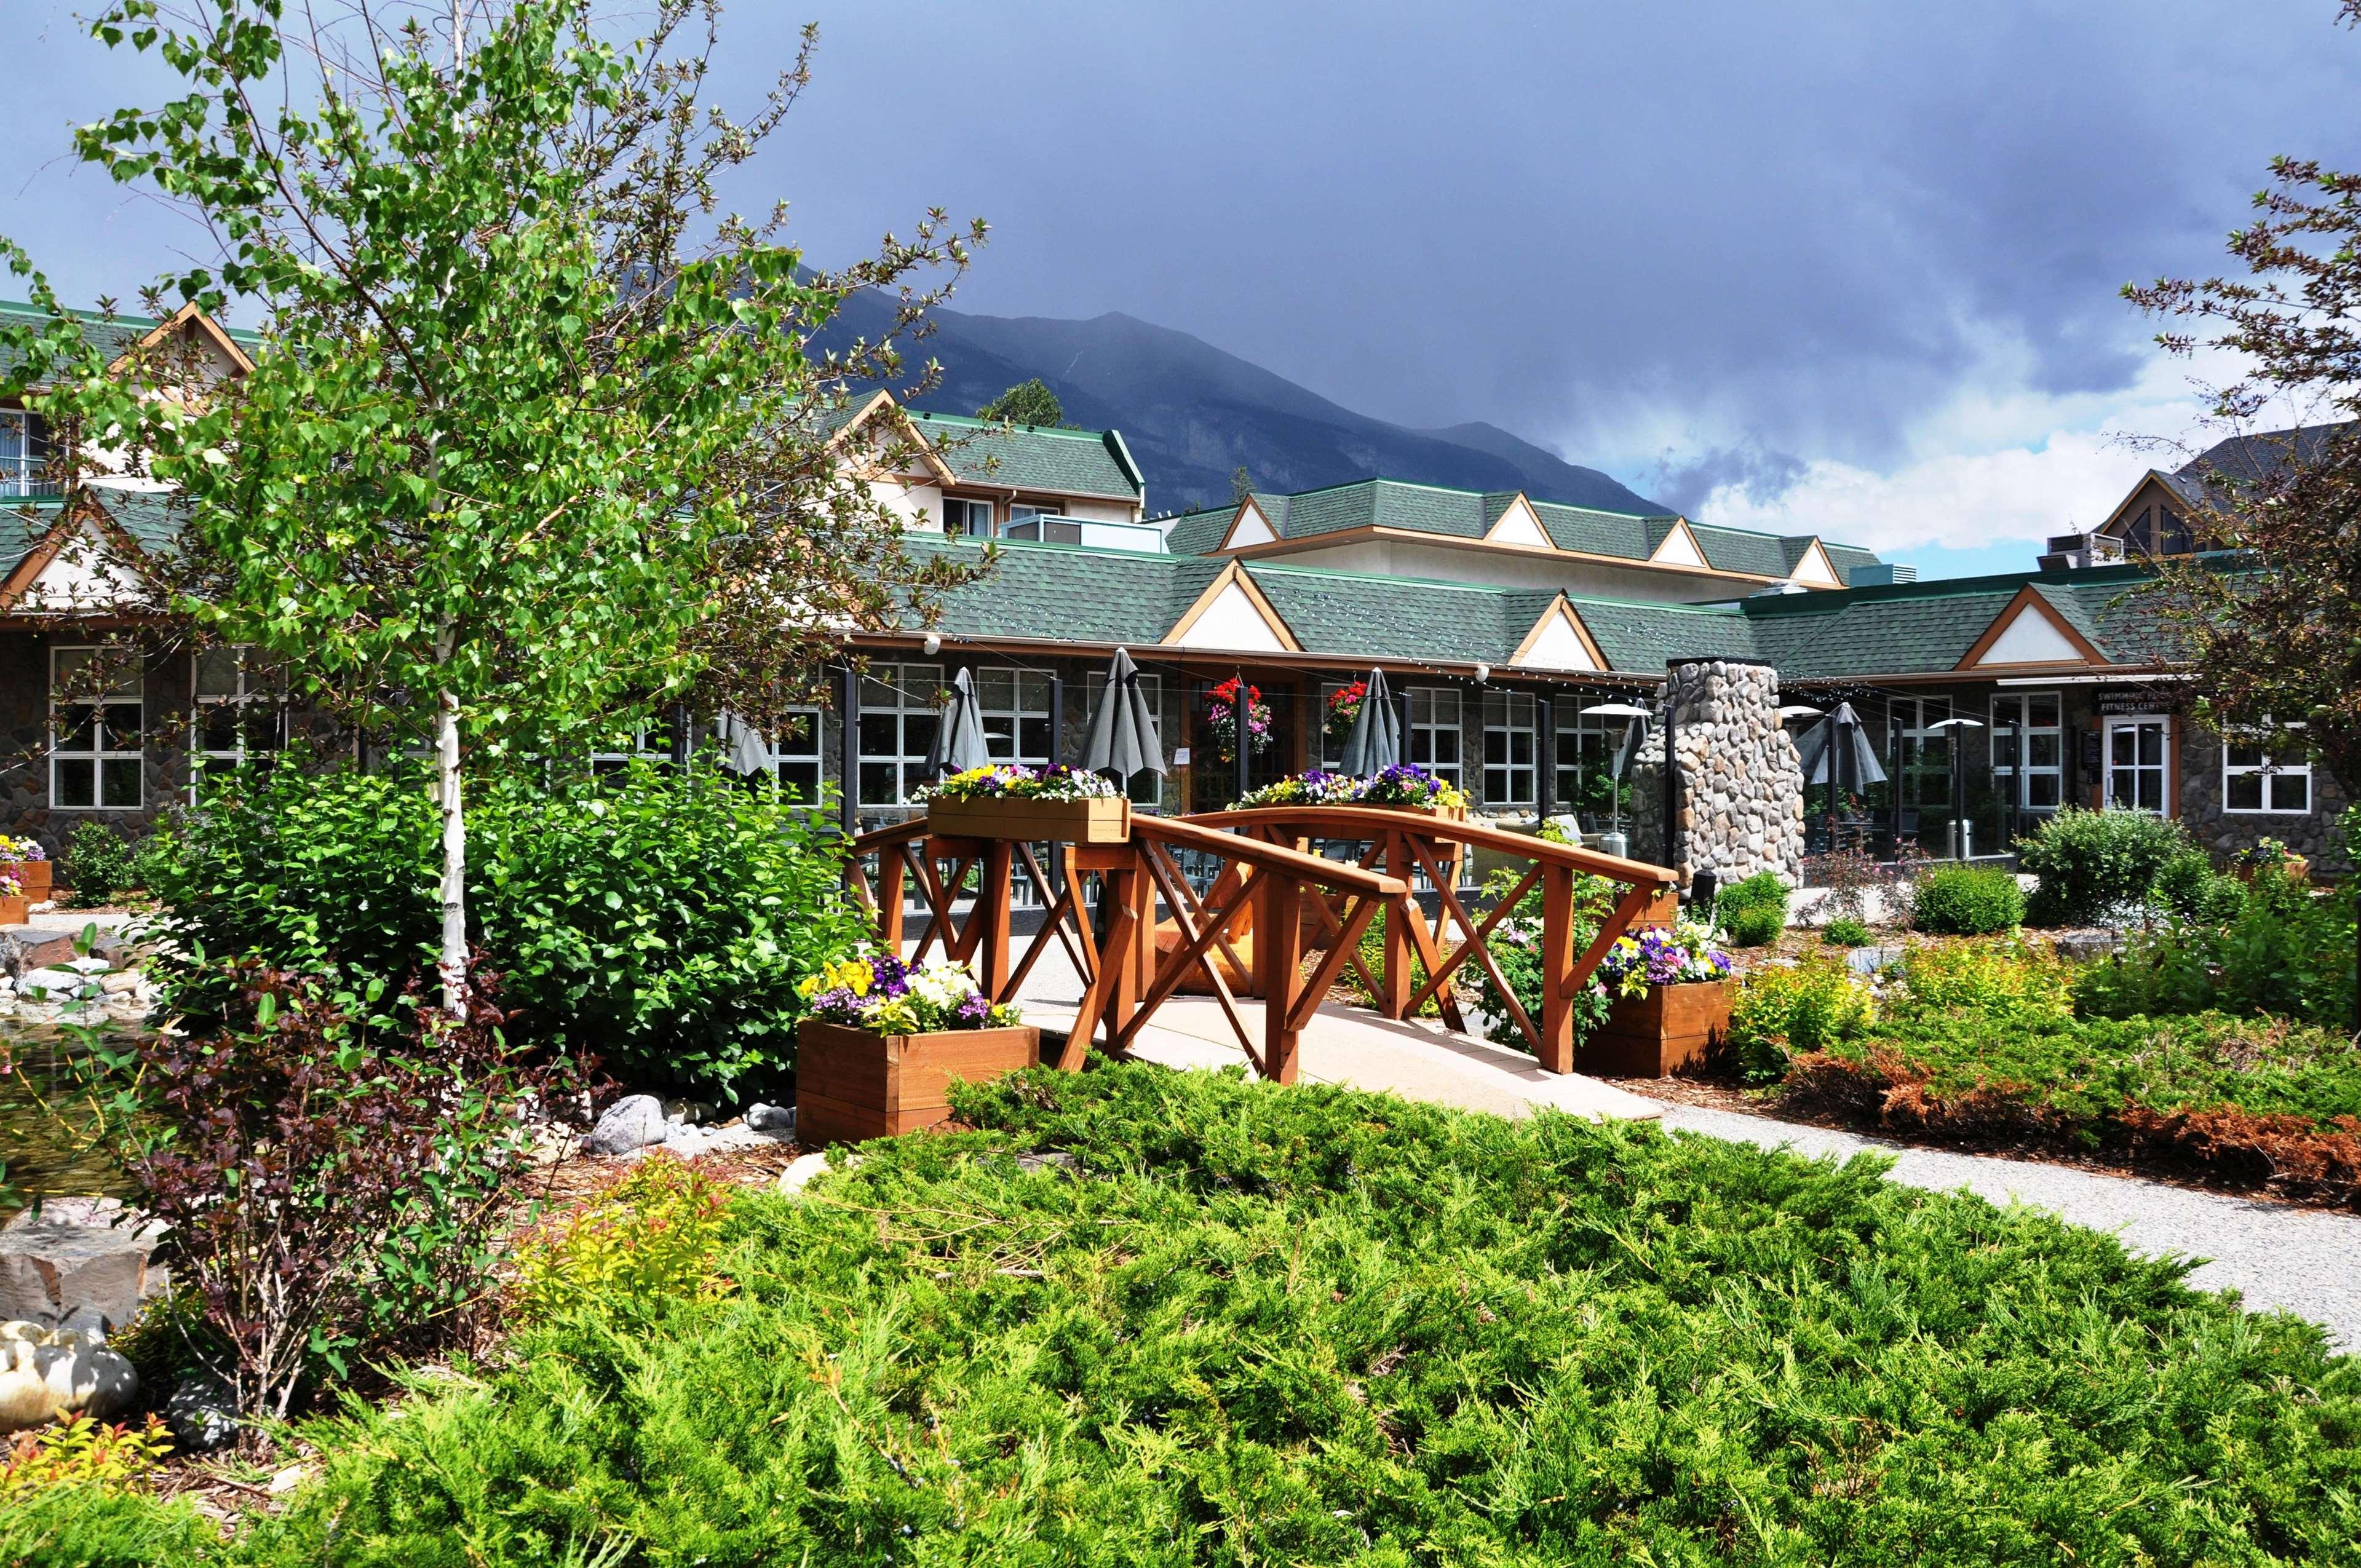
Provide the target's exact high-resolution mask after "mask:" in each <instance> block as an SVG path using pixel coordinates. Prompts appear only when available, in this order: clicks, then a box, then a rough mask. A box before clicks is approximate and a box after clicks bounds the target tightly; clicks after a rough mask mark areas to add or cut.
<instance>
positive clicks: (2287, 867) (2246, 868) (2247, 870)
mask: <svg viewBox="0 0 2361 1568" xmlns="http://www.w3.org/2000/svg"><path fill="white" fill-rule="evenodd" d="M2257 869H2258V868H2257V867H2254V866H2250V865H2246V864H2243V863H2239V864H2233V865H2232V866H2231V868H2230V874H2231V875H2232V876H2235V877H2236V878H2237V879H2238V880H2239V881H2240V882H2246V883H2250V882H2253V881H2254V880H2255V872H2256V871H2257ZM2279 870H2280V871H2282V872H2286V873H2287V879H2288V881H2289V882H2290V883H2293V884H2294V885H2295V886H2297V887H2301V886H2303V885H2304V884H2305V883H2308V882H2309V881H2311V880H2312V861H2310V860H2309V859H2307V858H2306V857H2304V856H2302V855H2298V854H2292V853H2290V854H2288V855H2284V856H2282V857H2280V859H2279Z"/></svg>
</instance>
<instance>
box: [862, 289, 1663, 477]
mask: <svg viewBox="0 0 2361 1568" xmlns="http://www.w3.org/2000/svg"><path fill="white" fill-rule="evenodd" d="M885 311H886V307H885V305H884V302H880V301H878V300H875V299H873V298H870V297H856V298H855V299H854V300H852V301H849V302H847V306H846V309H845V312H844V313H843V314H842V315H840V317H839V319H838V323H837V325H836V326H835V327H834V328H832V329H831V332H830V333H829V334H827V336H826V337H824V338H823V340H822V341H823V342H826V341H829V339H830V338H838V337H840V336H841V335H850V334H853V333H862V334H876V333H877V332H878V331H880V330H881V329H882V327H883V325H884V322H885V320H886V316H885ZM935 320H936V323H937V328H936V332H935V334H934V335H933V336H932V337H930V338H928V339H927V340H926V341H925V342H924V343H923V344H921V345H918V350H917V357H918V358H920V359H921V360H923V359H924V358H927V357H932V358H935V359H939V360H940V361H941V362H942V366H943V378H942V381H941V384H940V385H939V386H938V387H936V388H935V389H933V390H932V391H930V392H928V393H926V394H924V395H923V396H920V397H917V398H915V399H913V400H912V401H913V403H915V404H916V406H917V407H919V408H925V409H932V410H935V411H939V412H947V413H961V414H964V413H973V412H974V411H976V410H977V409H979V408H982V407H983V405H984V404H985V403H987V402H990V401H991V400H993V399H994V398H995V397H997V396H999V395H1000V393H1001V392H1002V391H1003V390H1004V389H1006V388H1008V387H1011V386H1014V385H1016V383H1017V382H1019V381H1024V380H1027V379H1030V378H1034V377H1037V376H1038V377H1039V378H1041V379H1042V380H1043V381H1045V382H1047V383H1048V384H1049V387H1050V388H1051V389H1053V390H1055V391H1056V392H1057V394H1058V400H1059V401H1060V402H1061V403H1062V404H1064V405H1065V410H1066V419H1067V421H1068V422H1070V423H1072V424H1077V425H1081V426H1083V427H1085V428H1087V429H1093V430H1096V429H1106V428H1113V429H1115V430H1120V431H1121V432H1123V438H1124V441H1125V443H1126V444H1127V445H1128V446H1129V447H1130V448H1131V452H1132V455H1133V456H1134V457H1136V458H1137V459H1138V462H1139V466H1140V467H1141V468H1142V469H1143V470H1144V471H1145V472H1146V473H1147V476H1148V510H1149V511H1150V512H1151V513H1164V512H1170V511H1178V510H1185V509H1187V508H1191V507H1198V506H1207V505H1226V504H1227V503H1228V501H1229V500H1230V499H1231V482H1230V479H1231V475H1232V474H1233V473H1234V472H1235V471H1236V470H1237V469H1238V468H1240V467H1244V468H1245V469H1246V472H1247V474H1248V475H1250V476H1251V477H1252V478H1253V480H1254V484H1255V488H1257V489H1263V490H1281V491H1294V490H1309V489H1316V488H1319V487H1320V486H1323V485H1334V484H1341V483H1343V482H1345V481H1346V480H1351V479H1366V478H1368V477H1371V476H1373V475H1382V476H1384V477H1388V478H1392V479H1411V480H1416V481H1420V482H1422V483H1426V484H1431V485H1451V486H1455V487H1457V488H1462V489H1470V490H1522V491H1524V492H1525V493H1526V494H1527V495H1529V496H1531V497H1532V498H1533V499H1536V500H1550V501H1564V502H1565V503H1567V504H1569V505H1573V506H1587V507H1598V508H1600V509H1602V510H1608V511H1625V512H1661V511H1664V510H1670V509H1668V508H1665V507H1662V506H1659V505H1658V504H1657V503H1655V502H1654V501H1652V500H1650V499H1647V498H1646V497H1644V496H1642V495H1640V494H1638V493H1637V492H1635V491H1633V490H1630V489H1627V488H1624V487H1623V486H1622V485H1620V484H1618V483H1617V482H1616V481H1615V480H1614V479H1612V478H1610V477H1608V476H1607V475H1605V474H1602V473H1600V472H1599V471H1598V470H1597V469H1596V468H1584V467H1580V466H1576V465H1575V464H1572V463H1568V462H1566V461H1565V460H1564V459H1563V458H1560V457H1558V456H1556V455H1554V454H1552V453H1549V452H1546V451H1543V449H1542V448H1541V447H1539V446H1536V445H1534V444H1532V443H1531V442H1528V441H1523V440H1521V439H1520V438H1518V437H1517V436H1514V435H1511V434H1510V433H1508V432H1507V431H1505V430H1501V429H1499V427H1498V426H1496V425H1489V424H1482V423H1473V424H1458V425H1453V426H1451V427H1450V428H1449V429H1447V430H1412V429H1410V428H1409V427H1407V426H1404V425H1399V424H1390V423H1389V422H1386V421H1384V420H1381V419H1372V418H1370V417H1369V416H1368V415H1367V414H1358V413H1355V412H1354V411H1352V410H1350V409H1348V408H1345V407H1343V406H1342V405H1340V404H1337V403H1333V402H1331V401H1329V400H1327V399H1326V398H1323V397H1321V396H1320V395H1319V394H1318V393H1316V392H1313V391H1311V390H1309V389H1306V388H1303V387H1299V386H1297V385H1296V384H1295V383H1294V382H1292V381H1290V380H1288V379H1287V378H1285V377H1282V376H1277V375H1273V374H1272V373H1271V372H1270V371H1268V370H1266V369H1264V368H1263V367H1260V366H1259V365H1256V364H1253V363H1251V362H1249V361H1247V360H1245V359H1241V358H1239V357H1238V356H1236V355H1235V354H1227V353H1224V351H1222V350H1221V349H1218V348H1215V347H1214V346H1213V345H1212V344H1209V343H1207V342H1205V341H1204V340H1202V338H1196V337H1191V335H1190V334H1187V333H1185V332H1175V331H1173V330H1172V329H1171V328H1170V327H1160V326H1158V325H1156V324H1154V323H1151V322H1144V321H1140V320H1138V319H1137V318H1136V317H1132V316H1127V315H1124V314H1122V313H1117V312H1110V313H1107V314H1105V315H1103V316H1093V318H1091V319H1090V320H1088V321H1064V320H1060V319H1057V318H1054V317H1049V316H987V315H971V314H968V313H964V312H960V311H938V312H936V313H935Z"/></svg>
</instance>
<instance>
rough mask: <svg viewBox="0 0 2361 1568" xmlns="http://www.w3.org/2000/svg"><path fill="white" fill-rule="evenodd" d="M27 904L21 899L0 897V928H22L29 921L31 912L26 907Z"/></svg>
mask: <svg viewBox="0 0 2361 1568" xmlns="http://www.w3.org/2000/svg"><path fill="white" fill-rule="evenodd" d="M29 902H30V901H29V900H27V899H24V898H21V897H20V898H7V897H0V926H22V925H23V924H25V922H26V921H27V920H29V919H31V918H32V911H31V910H30V909H28V908H27V904H28V903H29Z"/></svg>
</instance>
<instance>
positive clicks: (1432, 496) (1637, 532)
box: [1169, 479, 1877, 578]
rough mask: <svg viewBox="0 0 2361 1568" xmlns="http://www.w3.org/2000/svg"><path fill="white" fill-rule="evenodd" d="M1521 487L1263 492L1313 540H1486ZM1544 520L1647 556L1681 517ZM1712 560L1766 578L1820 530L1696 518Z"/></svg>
mask: <svg viewBox="0 0 2361 1568" xmlns="http://www.w3.org/2000/svg"><path fill="white" fill-rule="evenodd" d="M1516 496H1517V492H1515V491H1513V490H1494V491H1479V490H1455V489H1451V488H1447V487H1444V486H1442V485H1414V484H1411V483H1409V482H1407V481H1405V480H1401V479H1356V480H1353V481H1351V482H1350V483H1347V484H1342V485H1329V486H1326V487H1324V488H1321V489H1317V490H1304V491H1301V492H1300V493H1298V494H1295V495H1291V496H1282V495H1266V494H1264V493H1263V492H1261V491H1257V492H1255V502H1256V504H1257V505H1258V506H1260V507H1261V508H1262V510H1263V515H1265V516H1266V517H1268V518H1269V519H1270V522H1271V527H1272V529H1273V530H1274V531H1275V532H1277V533H1278V534H1279V537H1280V538H1281V539H1312V538H1316V537H1318V536H1319V535H1321V534H1323V533H1338V532H1344V531H1345V530H1347V529H1353V528H1372V527H1374V528H1391V529H1400V530H1402V531H1404V532H1411V533H1432V534H1436V535H1439V536H1442V537H1444V538H1451V539H1481V538H1483V537H1484V536H1485V534H1487V533H1488V532H1491V528H1492V525H1493V524H1494V523H1496V522H1498V521H1499V520H1500V514H1501V513H1502V512H1505V511H1506V510H1509V506H1510V503H1511V502H1512V501H1514V500H1515V499H1516ZM1530 504H1531V505H1532V509H1533V514H1534V515H1535V516H1536V517H1538V518H1540V519H1541V523H1542V528H1543V531H1544V532H1547V533H1548V534H1549V536H1550V539H1551V540H1552V541H1553V542H1554V543H1555V544H1556V545H1557V547H1558V548H1559V549H1561V550H1573V551H1579V552H1581V553H1582V554H1589V555H1608V556H1614V557H1618V558H1620V559H1622V560H1626V561H1645V560H1646V559H1648V557H1649V556H1651V555H1653V554H1655V551H1656V547H1657V546H1658V545H1660V544H1662V543H1664V536H1665V535H1666V534H1668V533H1670V532H1672V531H1673V527H1674V525H1675V523H1676V522H1678V521H1680V520H1679V519H1678V518H1677V517H1675V515H1674V514H1673V513H1671V512H1661V513H1634V512H1614V511H1599V510H1595V509H1592V508H1589V507H1575V506H1565V505H1561V504H1560V503H1558V502H1556V501H1530ZM1236 515H1237V509H1236V508H1235V507H1216V508H1211V509H1208V510H1204V511H1196V512H1188V513H1184V514H1182V516H1181V517H1180V520H1178V521H1177V522H1176V523H1175V525H1174V527H1173V529H1172V532H1171V533H1170V536H1169V537H1170V541H1171V543H1170V549H1171V550H1172V552H1173V554H1204V553H1206V552H1208V551H1213V550H1218V549H1220V548H1221V544H1222V541H1223V540H1224V538H1225V537H1227V536H1228V533H1229V527H1230V522H1231V521H1232V520H1233V519H1234V518H1235V516H1236ZM1690 532H1693V533H1694V534H1696V536H1697V544H1698V547H1699V548H1700V549H1702V550H1703V551H1704V552H1705V558H1706V562H1707V564H1708V565H1710V566H1713V567H1714V568H1716V569H1717V570H1719V571H1724V572H1744V573H1748V574H1750V575H1752V576H1760V577H1772V578H1777V577H1784V576H1787V575H1788V573H1790V572H1792V571H1793V570H1795V564H1796V563H1797V562H1798V561H1800V560H1802V559H1803V556H1804V553H1805V552H1806V550H1807V549H1809V548H1810V545H1811V541H1812V538H1813V536H1812V535H1810V534H1798V535H1795V536H1792V537H1783V536H1781V535H1778V534H1773V533H1754V532H1749V531H1747V530H1745V529H1739V528H1707V527H1701V526H1697V525H1696V524H1692V525H1691V527H1690ZM1822 547H1823V548H1824V549H1826V550H1827V551H1828V558H1829V560H1830V561H1831V562H1836V561H1838V559H1839V553H1841V554H1842V555H1843V557H1844V560H1843V562H1842V563H1841V564H1839V565H1838V570H1839V572H1841V571H1843V570H1844V569H1845V567H1846V565H1852V564H1857V563H1861V562H1871V561H1875V560H1876V559H1877V556H1876V554H1874V553H1873V552H1871V551H1867V550H1862V549H1861V548H1859V547H1857V546H1853V545H1831V544H1828V543H1826V542H1825V541H1823V543H1822Z"/></svg>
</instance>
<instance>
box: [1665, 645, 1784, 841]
mask: <svg viewBox="0 0 2361 1568" xmlns="http://www.w3.org/2000/svg"><path fill="white" fill-rule="evenodd" d="M1670 690H1671V696H1672V703H1673V713H1674V719H1675V729H1674V732H1673V754H1674V756H1675V760H1676V761H1677V762H1678V763H1679V768H1680V783H1681V789H1680V804H1679V816H1678V821H1679V823H1680V829H1681V831H1680V844H1679V856H1680V859H1679V863H1678V865H1677V866H1676V867H1675V869H1676V870H1678V871H1679V872H1680V873H1681V882H1682V883H1683V885H1685V886H1686V884H1687V883H1688V881H1689V879H1690V877H1691V876H1692V875H1694V874H1695V873H1696V872H1700V871H1708V870H1709V871H1712V872H1715V873H1716V874H1717V875H1719V877H1720V879H1721V881H1722V883H1723V884H1724V885H1727V884H1729V883H1732V882H1735V881H1737V880H1739V879H1740V878H1741V877H1749V876H1752V875H1753V874H1755V873H1756V872H1765V871H1769V872H1777V873H1779V875H1780V876H1781V877H1783V878H1784V879H1785V881H1786V882H1787V883H1788V885H1789V886H1794V885H1795V884H1797V883H1801V882H1802V881H1803V874H1804V770H1803V766H1802V763H1801V762H1799V761H1798V760H1797V758H1796V755H1795V741H1794V740H1791V739H1790V738H1789V737H1788V735H1787V732H1786V730H1785V729H1783V728H1782V727H1781V726H1780V723H1779V674H1778V672H1777V671H1776V670H1773V669H1772V668H1771V667H1770V666H1769V665H1767V664H1752V663H1743V662H1741V661H1738V660H1726V659H1715V660H1713V661H1711V662H1709V663H1694V664H1680V665H1675V667H1674V669H1673V671H1672V675H1671V685H1670Z"/></svg>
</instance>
